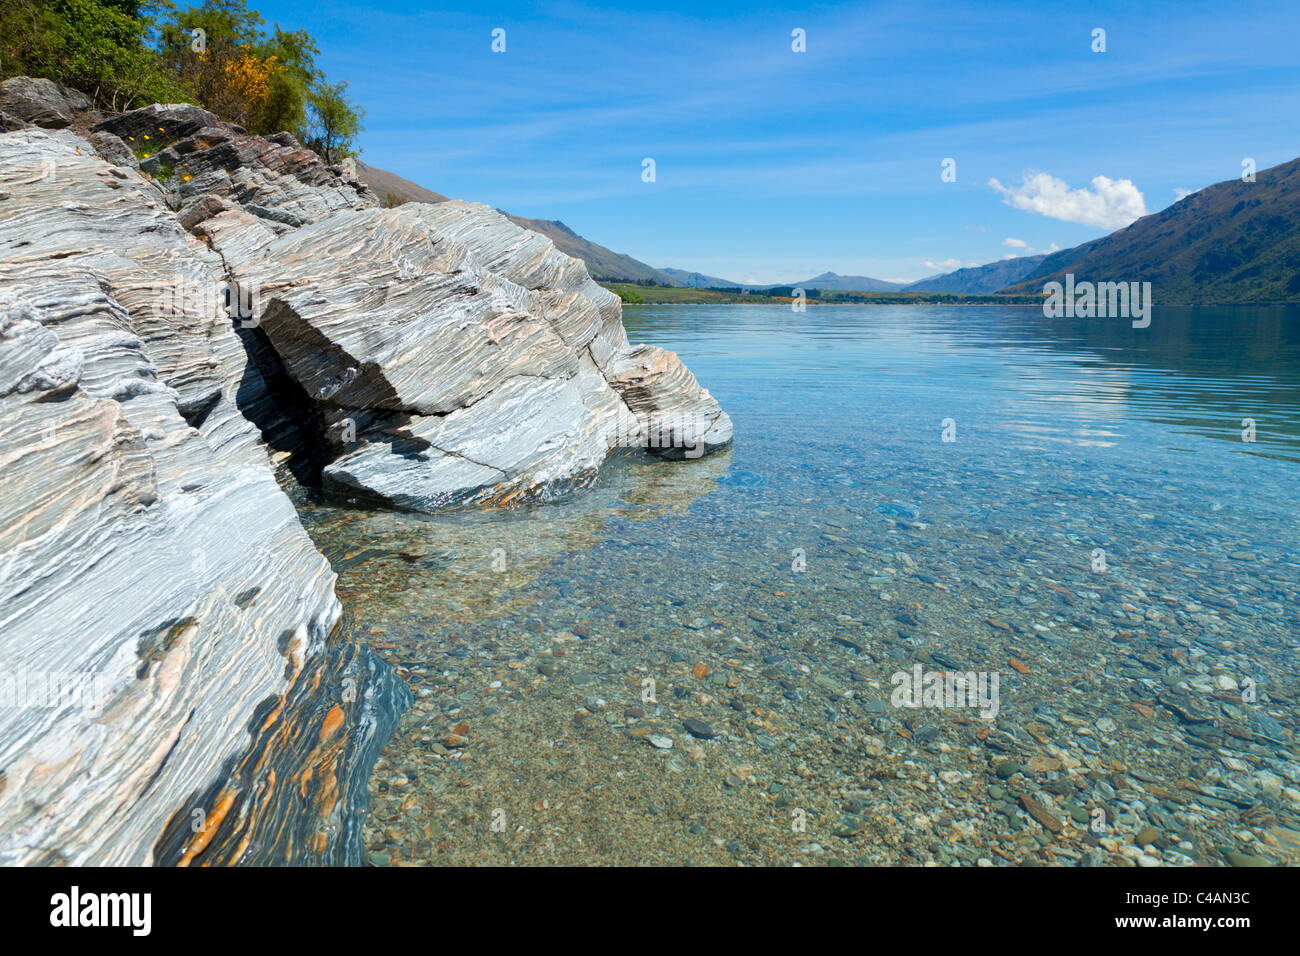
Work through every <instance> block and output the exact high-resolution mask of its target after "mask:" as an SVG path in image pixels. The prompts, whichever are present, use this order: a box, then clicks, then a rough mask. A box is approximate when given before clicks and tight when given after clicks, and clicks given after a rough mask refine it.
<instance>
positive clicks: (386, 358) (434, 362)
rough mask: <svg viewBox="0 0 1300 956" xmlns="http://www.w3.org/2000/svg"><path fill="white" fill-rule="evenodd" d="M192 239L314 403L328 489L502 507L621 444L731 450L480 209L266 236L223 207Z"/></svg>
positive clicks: (349, 215)
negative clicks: (229, 280)
mask: <svg viewBox="0 0 1300 956" xmlns="http://www.w3.org/2000/svg"><path fill="white" fill-rule="evenodd" d="M193 228H194V229H195V231H196V233H198V234H200V235H203V236H204V237H206V238H207V239H208V240H209V242H210V243H211V245H212V248H213V249H215V250H217V251H218V252H220V253H221V255H222V257H223V258H224V259H225V261H226V262H227V263H228V265H230V267H231V275H232V276H233V278H234V279H235V280H236V282H237V283H238V284H239V286H240V288H241V289H243V290H245V291H246V293H247V294H248V295H249V297H250V300H252V301H255V303H256V304H255V307H254V308H255V312H256V316H255V321H256V322H257V324H258V326H259V327H260V329H261V331H263V332H264V333H265V334H266V336H267V338H268V339H269V341H270V342H271V344H272V346H273V347H274V349H275V351H276V353H277V354H278V355H279V356H280V358H281V359H282V360H283V362H284V364H285V366H286V368H287V369H288V371H289V372H290V374H291V375H292V376H293V377H294V379H295V380H296V381H297V382H298V384H299V385H300V386H301V387H302V388H303V390H304V391H305V393H306V394H307V396H308V397H309V398H310V399H311V400H312V401H313V402H314V403H315V405H316V407H317V410H318V412H319V415H320V425H319V427H320V428H321V429H322V430H323V431H324V433H325V435H326V437H327V440H328V441H329V443H330V446H331V453H332V455H333V458H332V460H331V461H330V463H329V464H328V465H326V466H325V468H324V475H323V479H324V483H325V485H326V486H327V487H330V488H333V489H336V490H338V491H340V492H342V493H344V494H360V495H363V496H366V497H369V498H377V499H379V500H381V501H383V502H385V503H388V504H391V505H394V506H396V507H400V508H405V509H411V510H421V511H435V510H438V509H439V508H443V507H447V506H449V505H455V504H464V503H467V502H493V503H502V502H512V501H518V500H523V499H525V498H532V497H537V496H544V495H547V494H549V493H552V492H554V491H556V490H558V489H568V488H572V487H574V486H578V485H583V484H586V483H588V482H590V481H591V480H592V479H593V478H594V477H595V475H596V473H597V470H598V468H599V466H600V465H601V463H602V462H603V461H604V460H605V458H606V457H607V456H608V455H609V454H610V452H611V451H612V450H614V449H616V448H618V447H620V446H622V447H628V448H643V447H647V446H648V447H649V449H650V450H653V451H655V452H663V453H666V454H678V455H683V454H685V455H691V456H696V455H699V454H703V453H705V452H707V451H712V450H715V449H717V448H720V447H723V446H725V445H726V444H727V443H729V442H730V440H731V424H730V420H729V419H728V418H727V416H726V415H725V413H723V412H722V411H721V409H720V408H718V406H717V403H716V402H714V401H713V399H712V398H711V397H710V396H709V394H708V393H707V392H706V391H704V390H703V389H701V388H700V387H699V385H698V383H697V382H696V381H695V380H694V378H693V377H692V376H691V375H690V373H689V372H688V371H686V369H685V368H684V367H683V366H682V365H681V363H680V361H678V359H677V357H676V356H675V355H673V354H672V353H670V352H664V351H662V350H659V349H648V348H647V347H644V346H643V347H641V348H639V349H632V348H631V347H630V346H629V345H628V342H627V337H626V334H625V333H624V331H623V325H622V320H621V306H620V303H619V300H618V298H617V296H615V295H613V294H612V293H610V292H608V291H607V290H605V289H603V288H601V287H600V286H598V285H597V284H596V283H595V282H593V281H592V280H591V278H590V276H588V275H587V272H586V269H585V267H584V266H583V264H582V263H581V262H580V261H579V260H577V259H573V258H571V257H569V256H565V255H563V254H562V253H560V252H558V251H557V250H556V249H555V247H554V246H553V245H552V243H551V242H550V240H548V239H546V238H545V237H543V236H540V235H538V234H537V233H533V232H529V231H527V230H524V229H520V228H519V227H517V226H515V225H514V224H513V223H511V222H510V221H509V220H508V219H507V218H506V217H504V216H502V215H501V214H499V213H496V212H494V211H492V210H490V209H488V208H486V207H483V206H478V205H473V204H469V203H461V202H446V203H439V204H437V205H426V204H417V203H409V204H406V205H403V206H401V207H399V208H397V209H368V210H362V211H347V212H341V213H336V214H334V215H331V216H328V217H326V218H324V219H321V220H318V221H317V222H315V223H312V224H310V225H307V226H304V227H301V228H299V229H295V230H293V231H290V232H286V233H284V234H282V235H279V236H271V235H270V234H269V232H268V231H267V230H266V229H264V228H262V225H261V224H260V223H258V222H257V221H255V218H254V217H251V216H250V215H248V214H247V213H246V212H243V211H240V210H232V209H223V210H221V211H219V212H217V214H216V215H214V216H213V217H212V218H211V219H210V220H207V221H200V222H197V223H195V224H194V226H193ZM638 371H639V374H638ZM661 438H662V440H661ZM647 439H650V440H647Z"/></svg>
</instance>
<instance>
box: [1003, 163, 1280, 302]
mask: <svg viewBox="0 0 1300 956" xmlns="http://www.w3.org/2000/svg"><path fill="white" fill-rule="evenodd" d="M1066 273H1073V274H1074V276H1075V279H1076V280H1077V281H1085V280H1089V281H1094V282H1103V281H1104V282H1150V283H1151V286H1152V296H1153V300H1154V301H1155V303H1156V304H1157V305H1161V304H1167V305H1220V304H1233V303H1260V304H1262V303H1274V302H1296V301H1300V159H1293V160H1291V161H1290V162H1286V163H1282V164H1280V165H1278V166H1273V167H1271V168H1269V169H1264V170H1260V171H1259V172H1257V173H1256V174H1255V182H1253V183H1247V182H1242V181H1241V180H1240V179H1230V180H1227V181H1225V182H1221V183H1215V184H1214V185H1213V186H1206V187H1205V188H1204V189H1201V190H1199V191H1197V192H1194V193H1191V194H1190V195H1188V196H1185V197H1184V198H1182V199H1180V200H1179V201H1178V202H1176V203H1174V204H1173V205H1171V206H1169V207H1168V208H1166V209H1164V210H1162V211H1160V212H1158V213H1153V214H1152V215H1150V216H1143V217H1142V218H1141V219H1139V220H1137V221H1136V222H1134V223H1133V224H1132V225H1130V226H1126V227H1124V228H1123V229H1120V230H1118V231H1117V232H1113V233H1111V234H1110V235H1109V236H1103V237H1102V238H1100V239H1094V240H1093V241H1092V242H1086V243H1084V244H1083V245H1081V246H1075V247H1074V248H1073V249H1064V250H1062V251H1061V252H1057V253H1053V254H1052V255H1050V256H1048V257H1047V258H1046V259H1044V260H1043V262H1042V263H1040V265H1039V267H1038V268H1037V269H1035V270H1034V271H1033V272H1032V273H1030V274H1029V275H1028V276H1027V277H1026V278H1025V279H1024V280H1023V281H1021V282H1019V283H1018V284H1016V285H1013V286H1010V287H1008V288H1007V289H1006V290H1005V291H1007V292H1033V291H1037V292H1041V291H1042V288H1043V285H1044V283H1047V282H1052V281H1061V280H1062V279H1063V278H1064V276H1065V274H1066Z"/></svg>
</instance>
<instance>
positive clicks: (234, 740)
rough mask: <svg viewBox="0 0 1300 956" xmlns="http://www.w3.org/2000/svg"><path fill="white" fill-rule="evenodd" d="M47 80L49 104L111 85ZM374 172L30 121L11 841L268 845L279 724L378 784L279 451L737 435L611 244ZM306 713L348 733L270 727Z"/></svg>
mask: <svg viewBox="0 0 1300 956" xmlns="http://www.w3.org/2000/svg"><path fill="white" fill-rule="evenodd" d="M29 89H36V90H37V92H39V93H40V95H41V96H42V97H45V98H46V100H49V102H50V103H52V106H51V107H50V108H51V109H54V110H55V112H54V113H53V114H51V117H46V122H47V124H49V123H53V122H56V121H59V120H60V117H61V114H59V113H58V110H59V109H63V108H64V106H63V105H61V104H64V105H66V107H67V109H69V110H76V109H80V108H83V107H80V106H78V105H77V104H78V103H80V102H81V101H80V100H77V99H76V98H75V97H72V96H70V95H68V93H67V91H63V92H62V93H61V94H60V95H61V96H62V97H63V99H62V100H57V99H51V97H53V94H50V92H49V90H47V89H46V88H45V86H44V84H39V83H38V84H36V86H34V87H28V86H23V85H19V84H14V85H13V90H14V91H17V92H14V93H13V96H14V97H18V93H19V92H22V91H24V90H29ZM55 92H56V93H58V92H59V91H57V90H56V91H55ZM23 95H27V94H26V93H24V94H23ZM33 95H34V94H33ZM15 102H20V105H21V104H22V103H25V102H27V101H21V99H20V98H19V99H16V100H15ZM41 102H45V101H44V100H43V101H41ZM3 105H4V103H3V102H0V106H3ZM86 105H88V104H86ZM56 107H57V109H55V108H56ZM43 108H44V107H42V109H43ZM5 109H6V111H8V110H9V107H5ZM22 109H23V111H24V112H23V113H22V114H21V116H22V118H23V119H24V120H25V119H26V118H27V117H28V116H31V115H39V116H44V114H43V113H40V112H39V110H36V111H35V112H34V109H35V108H34V107H32V106H31V105H30V103H28V105H23V106H22ZM145 137H148V140H145ZM145 142H147V143H148V144H149V146H148V148H145V149H141V146H140V144H141V143H145ZM137 150H139V151H140V152H141V153H146V154H147V155H146V158H145V159H144V160H143V161H141V162H140V163H139V164H138V165H137V163H136V161H135V153H136V151H137ZM354 175H355V172H354V170H353V169H351V168H349V167H348V166H347V165H340V166H337V167H329V166H326V165H325V164H324V163H322V162H321V161H320V160H319V159H318V158H317V157H316V156H315V155H314V154H312V153H310V152H309V151H307V150H305V149H303V148H302V147H301V145H300V144H298V143H297V142H296V141H295V140H294V139H293V137H291V136H288V135H287V134H281V135H279V136H275V137H269V138H261V137H254V136H249V135H248V134H247V133H245V132H244V131H243V130H241V129H239V128H238V127H233V126H230V125H228V124H225V123H222V122H221V121H220V120H219V119H217V118H216V117H215V116H214V115H212V114H211V113H208V112H207V111H205V110H201V109H198V108H197V107H191V106H155V107H149V108H147V109H145V110H135V111H132V112H131V113H126V114H122V115H120V116H116V117H110V118H108V119H106V120H104V121H103V122H101V123H99V124H98V125H97V126H96V127H95V129H94V130H93V131H92V132H90V133H89V134H87V137H86V138H82V137H81V136H79V135H77V134H75V133H73V132H72V131H71V130H54V131H51V130H48V129H42V128H38V127H36V126H24V127H23V128H21V129H17V130H15V131H11V132H6V133H2V134H0V481H3V482H4V486H5V489H6V493H5V495H4V496H3V497H0V864H29V863H74V864H105V863H126V864H135V863H147V862H150V861H151V860H152V859H153V856H152V854H153V853H154V849H153V848H154V847H160V848H161V849H159V850H158V852H160V853H162V854H163V856H164V858H165V859H166V861H168V862H189V861H193V860H195V859H196V858H199V859H201V857H200V854H202V853H203V852H204V850H205V848H206V847H208V846H212V847H218V846H219V847H222V848H223V849H222V850H221V852H220V853H219V854H218V856H219V857H220V858H222V859H228V860H236V861H237V860H240V859H244V858H245V857H244V856H243V855H242V854H243V853H244V851H243V850H242V849H241V846H243V845H244V842H245V841H244V840H243V838H242V837H241V836H240V834H245V835H247V834H250V833H261V832H263V831H262V830H261V829H259V825H258V824H257V823H256V822H255V821H252V822H250V820H249V819H247V814H245V813H244V811H243V810H238V811H236V815H238V816H240V819H239V820H238V821H235V822H232V823H229V824H222V823H221V820H222V819H223V817H224V814H226V813H227V812H230V808H231V807H236V808H240V807H256V806H261V807H281V808H285V807H290V806H293V805H296V804H295V801H294V800H292V799H288V797H287V795H286V796H283V797H282V796H281V795H278V794H275V793H271V794H258V795H256V796H254V795H252V794H249V793H245V792H244V791H243V790H242V789H241V788H242V787H247V786H250V785H251V783H250V781H252V780H253V779H254V778H257V777H258V775H259V774H260V773H261V772H262V769H264V768H265V767H266V766H267V765H268V763H269V762H272V761H273V760H274V759H275V757H274V754H275V752H276V747H277V746H278V745H277V744H276V741H293V743H291V744H288V745H287V747H288V749H289V750H292V751H294V752H295V753H296V754H297V755H298V757H299V758H300V759H302V760H307V761H318V760H326V761H327V762H329V763H330V764H331V765H332V766H333V765H337V766H339V767H344V766H347V767H351V768H353V769H350V770H348V771H347V773H348V774H353V775H354V774H355V773H357V772H360V773H364V767H361V768H360V770H357V769H356V760H357V759H360V758H357V757H355V755H354V756H353V757H349V758H347V759H346V760H345V759H343V758H342V757H341V756H340V755H341V754H342V750H341V749H339V747H338V746H336V745H335V744H330V745H328V746H326V745H325V744H324V743H323V742H324V741H325V739H326V738H325V736H323V734H324V729H325V728H328V729H329V730H330V734H331V735H332V736H331V739H335V738H336V736H337V733H338V728H339V726H340V724H339V722H340V721H341V720H343V721H345V720H347V719H348V717H347V715H346V714H345V715H344V716H342V717H340V716H338V713H339V712H340V711H341V709H344V710H345V709H346V708H341V707H340V706H336V705H335V704H334V703H333V702H330V701H322V700H321V698H320V693H322V691H320V690H319V689H316V688H317V685H319V686H321V687H323V686H325V684H327V683H329V682H328V681H324V682H322V681H321V680H320V679H319V677H315V678H311V679H309V678H307V677H305V676H304V675H305V674H307V673H309V672H312V671H311V668H312V667H313V666H318V664H316V665H314V664H313V662H318V661H319V660H320V658H321V657H322V656H323V651H324V649H325V647H326V645H327V642H328V639H329V635H330V633H331V631H332V629H333V628H334V625H335V624H336V622H337V621H338V619H339V617H340V614H341V609H340V607H339V603H338V600H337V599H336V597H335V595H334V590H333V584H334V580H335V579H334V574H333V572H332V570H331V569H330V567H329V564H328V562H327V561H326V560H325V559H324V557H323V556H322V555H321V554H320V553H319V552H318V551H317V549H316V548H315V547H314V546H313V545H312V542H311V541H310V539H309V538H308V536H307V534H306V532H305V531H304V530H303V528H302V525H301V524H300V522H299V521H298V518H297V515H296V513H295V511H294V508H293V506H292V504H291V502H290V500H289V498H288V497H287V496H286V495H285V493H284V492H283V491H282V490H281V488H280V486H279V484H278V483H277V480H276V476H275V473H274V471H273V468H272V465H271V457H272V456H273V457H275V459H276V460H281V459H284V460H287V461H288V462H289V463H290V464H293V463H294V462H300V461H301V460H303V458H304V457H309V458H312V459H313V460H318V462H319V466H320V469H321V470H320V472H319V478H320V480H321V482H322V483H323V484H324V485H325V486H326V487H327V488H328V489H332V490H334V491H336V492H338V493H340V494H342V495H343V496H346V497H357V498H362V497H364V498H366V499H368V500H377V501H379V502H382V503H386V504H389V505H392V506H394V507H398V508H407V509H413V510H421V511H433V510H437V509H440V508H444V507H448V506H453V505H463V504H468V503H477V504H489V503H490V504H510V503H514V502H517V501H522V500H526V499H530V498H537V497H545V496H548V495H551V494H555V493H557V492H561V491H567V490H569V489H572V488H575V487H579V486H582V485H585V484H589V483H591V482H592V481H593V480H594V479H595V477H596V476H597V474H598V471H599V469H600V467H601V465H602V463H603V462H605V460H606V459H607V458H608V457H609V456H610V455H611V453H613V452H615V451H616V450H618V449H619V448H620V447H627V448H645V449H646V450H649V451H651V452H653V453H655V454H667V455H674V454H682V455H686V456H690V457H693V456H695V455H696V454H703V453H705V452H708V451H713V450H716V449H718V448H721V447H724V446H725V445H726V444H728V443H729V442H730V440H731V423H730V420H729V419H728V418H727V416H726V414H725V413H724V412H723V411H722V410H721V409H720V408H719V407H718V405H717V403H716V402H715V401H714V400H713V399H712V398H711V397H710V396H709V394H708V392H707V391H705V390H704V389H702V388H701V387H700V386H699V384H698V382H696V380H695V378H694V377H693V376H692V375H691V374H690V372H689V371H688V370H686V368H685V367H684V366H683V365H682V364H681V362H680V361H679V360H678V359H677V357H676V356H675V355H673V354H672V353H670V352H665V351H663V350H662V349H657V348H651V347H648V346H641V347H635V348H634V347H632V346H631V345H629V343H628V341H627V337H626V334H625V333H624V330H623V325H622V319H621V306H620V304H619V301H618V299H617V297H615V296H614V295H613V294H612V293H609V292H608V291H606V290H605V289H603V288H601V287H600V286H599V285H597V284H596V283H595V282H593V281H592V280H591V278H590V276H588V275H587V272H586V269H585V267H584V266H583V265H582V263H581V262H580V261H579V260H576V259H573V258H570V257H569V256H566V255H563V254H562V253H560V252H559V251H557V250H556V249H555V247H554V245H553V244H552V243H551V242H550V240H548V239H546V238H545V237H543V236H540V235H538V234H536V233H533V232H530V231H528V230H525V229H522V228H520V227H518V226H516V225H514V224H513V223H511V222H510V221H509V220H508V219H506V218H505V217H504V216H502V215H500V214H499V213H496V212H494V211H493V210H491V209H488V208H486V207H483V206H478V205H473V204H469V203H461V202H446V203H439V204H437V205H426V204H419V203H409V204H406V205H403V206H402V207H400V208H396V209H380V208H378V206H377V203H376V200H375V198H374V196H373V195H372V194H371V193H370V192H369V191H368V190H367V189H366V188H365V187H364V186H362V185H361V184H360V183H358V182H356V181H355V179H354ZM367 666H369V665H367ZM334 670H337V668H334ZM316 673H318V672H316ZM304 681H306V684H304ZM375 683H376V686H380V685H383V684H384V681H383V680H379V679H376V681H375ZM304 688H306V689H304ZM295 702H296V703H295ZM370 706H371V707H372V713H373V712H375V711H374V709H373V708H374V707H375V706H376V705H374V704H373V702H372V704H371V705H370ZM294 708H297V710H298V711H300V712H306V713H309V714H310V715H312V716H310V717H308V718H306V719H308V720H313V721H316V722H317V723H318V724H320V726H321V728H322V729H321V733H319V734H317V733H316V731H315V730H312V729H308V730H306V731H301V728H300V731H301V732H294V731H293V730H292V728H290V729H289V730H284V731H282V730H279V729H275V728H273V727H272V728H270V729H268V727H269V726H270V725H268V724H267V722H266V721H265V720H263V719H262V716H263V715H264V714H265V713H266V712H267V711H268V710H269V711H271V712H273V713H276V714H279V713H281V712H289V711H292V710H294ZM390 710H391V708H390ZM255 718H256V719H255ZM286 719H287V718H286ZM365 719H368V720H370V723H371V724H374V721H373V720H372V719H369V718H365ZM250 735H252V738H253V739H254V742H252V743H250V739H251V738H250ZM367 746H368V748H370V750H373V748H374V747H375V746H377V744H376V743H375V742H374V740H373V739H372V740H371V742H370V743H369V744H368V745H367ZM349 752H351V751H349ZM367 752H369V750H367ZM230 768H235V769H233V770H231V769H230ZM343 772H344V771H342V770H340V773H341V774H342V773H343ZM308 776H310V774H308ZM241 781H242V782H241ZM317 789H318V791H319V792H320V793H321V794H322V795H324V794H328V793H332V792H336V791H337V790H338V789H347V790H348V791H349V792H351V793H354V794H355V797H353V798H349V800H350V801H353V802H355V800H362V799H364V788H361V790H360V791H357V790H356V788H355V785H354V784H353V783H351V782H346V781H342V778H341V777H340V782H339V784H338V787H335V786H334V785H333V784H330V785H324V784H322V785H321V786H320V787H319V788H317ZM200 795H201V796H202V799H199V796H200ZM196 799H197V800H198V802H199V804H200V805H201V807H202V809H203V812H204V813H205V814H208V813H211V814H212V823H211V826H210V827H205V828H204V829H203V830H202V832H201V834H200V835H199V837H196V838H194V839H191V838H190V836H187V831H186V828H185V824H184V823H183V815H184V814H188V813H189V812H190V808H191V807H192V806H193V805H194V803H195V801H196ZM322 799H325V797H324V796H322ZM297 802H298V803H300V802H301V801H297ZM338 806H339V805H336V804H334V803H331V807H332V809H330V810H329V811H328V812H325V810H324V809H322V812H321V818H322V819H328V820H330V821H332V822H331V823H330V826H331V827H334V826H336V825H337V826H342V827H343V828H344V829H345V830H346V828H347V826H348V825H350V824H348V822H347V821H346V820H344V821H342V822H340V819H339V814H340V813H344V814H345V815H346V812H345V811H340V810H339V809H338ZM342 806H352V803H349V802H348V801H345V802H344V804H342ZM223 808H224V809H223ZM250 812H252V811H250ZM266 812H271V811H266ZM275 812H277V813H279V812H287V811H284V810H276V811H275ZM219 826H225V827H226V829H224V830H222V831H221V832H216V831H215V830H214V829H213V828H215V827H219ZM232 828H233V829H232ZM164 831H166V837H165V838H163V837H162V834H163V833H164ZM223 834H224V835H223ZM259 842H261V838H260V837H259ZM273 842H275V843H276V846H277V850H276V851H275V852H276V853H277V854H282V855H284V858H286V859H288V858H290V857H292V856H293V854H294V853H295V852H296V851H295V850H294V846H296V845H297V842H296V841H295V840H290V839H287V837H286V838H285V839H280V838H279V837H277V838H276V840H275V841H273ZM268 845H269V844H268ZM331 853H332V851H330V850H328V848H322V847H320V846H315V848H314V849H313V850H311V851H310V855H312V858H316V859H326V858H329V859H338V858H339V857H338V856H336V855H331ZM344 855H345V856H346V854H344Z"/></svg>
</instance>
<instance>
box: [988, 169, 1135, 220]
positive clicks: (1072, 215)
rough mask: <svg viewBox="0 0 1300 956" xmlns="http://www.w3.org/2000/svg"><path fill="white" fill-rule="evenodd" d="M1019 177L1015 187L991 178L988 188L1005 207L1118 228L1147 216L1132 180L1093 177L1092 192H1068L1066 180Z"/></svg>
mask: <svg viewBox="0 0 1300 956" xmlns="http://www.w3.org/2000/svg"><path fill="white" fill-rule="evenodd" d="M1022 178H1023V182H1022V183H1021V184H1020V185H1019V186H1015V187H1007V186H1003V185H1002V183H1000V182H998V180H996V179H990V180H989V185H990V186H991V187H993V189H995V190H996V191H997V192H999V193H1001V194H1002V201H1003V202H1004V203H1006V204H1007V205H1008V206H1011V207H1013V208H1015V209H1023V210H1025V211H1026V212H1032V213H1036V214H1038V215H1040V216H1048V217H1049V218H1052V219H1060V220H1062V221H1063V222H1077V223H1080V224H1082V225H1085V226H1099V227H1101V228H1102V229H1119V228H1121V227H1123V226H1127V225H1128V224H1129V223H1131V222H1133V220H1135V219H1139V218H1141V217H1142V216H1145V215H1146V214H1147V205H1146V200H1145V199H1143V197H1142V193H1141V192H1140V191H1139V190H1138V188H1137V186H1135V185H1133V181H1132V180H1131V179H1111V178H1110V177H1109V176H1094V177H1093V178H1092V188H1091V189H1089V188H1087V187H1083V188H1081V189H1071V188H1070V185H1069V184H1068V183H1067V182H1066V181H1065V180H1063V179H1057V178H1056V177H1055V176H1052V175H1050V174H1048V173H1043V172H1036V171H1033V170H1030V171H1027V172H1025V173H1024V174H1023V177H1022Z"/></svg>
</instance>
